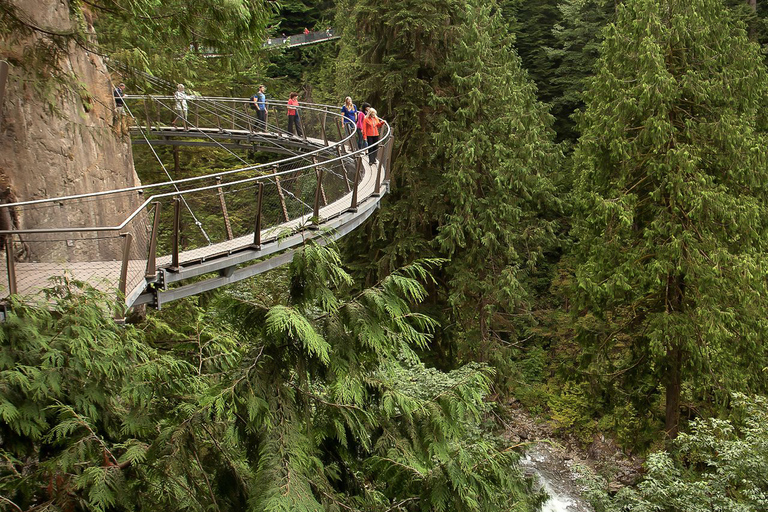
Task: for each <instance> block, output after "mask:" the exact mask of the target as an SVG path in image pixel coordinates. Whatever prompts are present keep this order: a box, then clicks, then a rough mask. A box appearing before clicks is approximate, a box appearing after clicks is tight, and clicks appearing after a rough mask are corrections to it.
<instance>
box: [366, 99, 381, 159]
mask: <svg viewBox="0 0 768 512" xmlns="http://www.w3.org/2000/svg"><path fill="white" fill-rule="evenodd" d="M383 124H384V121H382V120H381V119H379V116H377V115H376V109H375V108H369V109H368V114H367V115H366V116H365V121H363V139H365V141H366V142H367V143H368V162H369V163H370V164H371V165H373V164H375V163H376V156H377V154H378V152H379V146H378V144H376V143H377V142H379V127H380V126H381V125H383Z"/></svg>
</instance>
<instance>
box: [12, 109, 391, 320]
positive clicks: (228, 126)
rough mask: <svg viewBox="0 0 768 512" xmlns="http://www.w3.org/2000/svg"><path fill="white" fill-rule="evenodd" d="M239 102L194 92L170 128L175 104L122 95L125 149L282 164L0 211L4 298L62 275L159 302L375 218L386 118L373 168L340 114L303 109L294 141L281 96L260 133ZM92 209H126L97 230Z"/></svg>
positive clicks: (134, 299)
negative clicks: (8, 225) (222, 154)
mask: <svg viewBox="0 0 768 512" xmlns="http://www.w3.org/2000/svg"><path fill="white" fill-rule="evenodd" d="M248 103H249V102H248V100H244V99H239V98H212V97H191V98H189V99H188V104H189V115H188V117H187V123H186V124H184V126H180V127H173V126H172V125H171V123H170V121H171V120H173V119H174V117H175V115H174V113H173V106H174V101H173V98H172V97H168V96H127V97H126V109H127V110H128V112H129V113H130V114H131V117H132V123H133V127H132V129H131V132H132V140H133V144H134V145H137V144H143V145H148V146H149V147H150V148H151V150H152V152H155V149H154V148H155V147H157V146H162V145H171V146H175V147H178V146H182V145H183V146H207V147H219V148H220V149H221V150H223V151H228V152H229V153H230V155H233V156H231V158H237V159H242V157H240V156H238V153H237V152H234V151H233V149H241V150H243V149H248V150H256V151H259V152H266V153H274V154H286V153H287V154H289V155H290V156H288V157H284V158H279V159H277V160H271V159H270V160H269V161H267V162H265V163H261V164H252V165H242V166H237V167H236V168H233V169H229V170H226V171H221V172H218V173H215V174H208V175H204V176H197V177H193V178H186V179H180V180H179V179H177V180H170V181H169V180H164V181H160V182H158V183H151V184H142V185H140V186H136V187H129V188H123V189H119V190H109V191H103V192H98V193H92V194H81V195H74V196H67V197H57V198H47V199H41V200H34V201H24V202H17V203H12V204H3V205H0V214H3V213H4V212H3V210H5V211H9V212H11V214H12V216H13V217H14V218H17V219H19V224H20V226H19V228H20V229H13V230H5V231H0V237H2V238H3V239H4V240H5V241H6V246H8V247H11V250H6V251H5V252H6V255H5V256H6V258H5V260H6V261H5V263H6V264H5V265H4V266H3V268H2V270H0V298H4V297H7V296H8V295H10V294H14V293H18V294H20V295H22V296H30V295H35V294H37V293H39V292H40V290H41V289H43V288H46V287H49V286H50V285H51V278H63V279H76V280H79V281H84V282H86V283H88V284H90V285H92V286H95V287H97V288H99V289H101V290H104V291H107V292H110V291H115V292H116V293H118V294H119V296H120V297H121V299H123V300H124V301H125V304H126V305H127V306H133V305H138V304H150V305H152V306H154V307H157V308H160V307H161V306H162V304H163V303H165V302H168V301H171V300H175V299H179V298H182V297H186V296H189V295H194V294H197V293H201V292H202V291H205V290H210V289H214V288H217V287H219V286H223V285H226V284H230V283H232V282H236V281H239V280H241V279H245V278H247V277H251V276H253V275H255V274H258V273H261V272H264V271H267V270H269V269H271V268H274V267H276V266H278V265H281V264H284V263H286V262H288V261H290V259H291V258H292V253H293V252H294V251H295V250H299V249H300V248H301V246H302V245H303V244H305V243H306V242H307V241H308V240H310V239H314V240H318V241H319V242H320V243H325V242H326V241H328V240H332V239H336V238H338V237H340V236H343V235H345V234H347V233H348V232H350V231H351V230H353V229H354V228H356V227H357V226H359V225H360V224H361V223H362V222H363V221H364V220H365V219H367V218H368V217H369V216H370V215H371V214H372V213H373V211H375V209H376V207H377V206H378V204H379V202H380V200H381V197H382V195H383V194H385V193H386V192H387V191H388V186H389V172H390V160H391V152H392V144H393V136H392V131H391V128H390V127H389V125H388V124H385V125H384V126H383V127H382V137H381V140H380V141H379V142H378V148H379V149H378V156H379V160H378V162H377V164H375V165H372V164H370V163H369V161H368V157H367V154H366V152H367V150H365V149H360V148H358V147H357V145H356V139H357V134H356V133H355V132H354V131H352V132H351V133H348V130H345V129H343V117H342V115H341V112H340V108H339V107H337V106H330V105H317V104H304V105H301V106H300V107H299V109H300V116H301V118H302V121H303V128H304V133H303V135H302V136H301V137H297V136H292V135H290V134H288V133H287V132H286V131H285V130H284V129H282V128H281V127H280V126H279V125H280V119H281V118H282V117H283V116H284V115H285V114H284V113H285V109H286V105H285V103H284V102H269V103H270V116H269V117H268V119H267V125H266V126H257V120H256V119H255V118H254V117H253V113H254V112H253V111H252V110H250V108H249V105H248ZM281 114H282V115H281ZM177 124H179V125H181V124H183V122H181V121H180V122H179V123H177ZM179 128H181V129H179ZM259 154H263V153H259ZM163 170H166V169H165V168H164V169H163ZM145 198H146V199H145ZM94 203H98V206H99V208H98V209H99V210H101V211H103V210H105V208H106V210H110V209H112V210H114V211H116V212H120V211H124V212H126V213H125V214H123V215H122V216H120V215H117V217H116V218H117V219H118V220H119V222H116V223H112V225H93V222H92V221H89V219H90V217H91V215H90V212H92V211H93V210H95V209H96V208H94V206H95V205H94ZM158 247H161V248H162V249H158ZM201 276H202V277H201ZM193 278H194V282H190V280H191V279H193Z"/></svg>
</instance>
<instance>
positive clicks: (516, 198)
mask: <svg viewBox="0 0 768 512" xmlns="http://www.w3.org/2000/svg"><path fill="white" fill-rule="evenodd" d="M349 8H350V9H352V16H350V17H349V18H348V19H347V22H348V23H347V24H346V25H345V29H344V30H345V32H344V36H343V38H344V39H343V41H344V43H343V47H342V52H341V59H342V61H348V62H349V63H350V64H349V65H347V66H346V67H345V68H343V72H342V73H341V74H340V76H341V77H342V83H343V84H346V86H347V87H349V88H350V89H352V90H354V91H356V95H357V96H358V97H362V98H366V99H369V100H372V101H373V103H374V105H375V106H378V104H381V107H382V108H381V109H380V111H383V112H384V115H385V117H388V119H389V120H390V121H391V123H392V124H393V126H394V129H395V132H396V133H397V139H396V140H397V143H398V145H397V146H396V147H395V151H394V155H395V160H394V163H393V165H394V168H393V177H394V178H393V179H394V189H393V194H392V199H391V206H389V207H387V208H385V210H384V211H383V212H382V214H381V215H380V216H379V217H378V220H377V221H376V223H375V224H373V225H372V226H371V227H370V229H371V231H370V232H369V233H368V234H367V235H365V234H364V236H369V237H371V238H373V239H374V240H375V241H376V242H378V244H377V245H376V246H375V250H377V251H380V254H379V255H378V256H377V257H375V258H370V257H369V256H368V257H367V258H368V260H369V261H370V260H373V261H376V260H379V261H380V262H383V265H382V266H383V267H384V268H383V270H384V271H385V272H386V266H387V265H391V264H392V263H393V262H398V261H409V260H412V259H414V258H415V257H416V256H417V255H420V254H432V255H438V256H441V257H445V258H448V259H449V263H448V264H447V265H446V266H445V272H444V275H442V276H440V280H441V281H444V282H445V284H446V286H445V287H444V288H443V289H442V290H436V294H435V295H434V296H433V299H435V300H440V301H445V302H443V304H446V303H447V305H448V306H449V308H450V309H449V311H450V313H449V314H450V319H449V320H447V322H449V323H451V324H456V325H457V326H458V331H459V334H458V335H459V336H462V337H465V342H464V343H462V344H461V346H460V347H459V348H460V349H461V351H463V352H465V353H466V352H468V351H475V350H480V351H481V353H480V357H481V358H482V359H487V358H488V357H489V354H493V357H498V358H499V359H502V357H501V356H499V354H498V353H497V352H496V351H495V350H494V349H493V343H494V342H493V341H492V340H497V339H509V338H514V337H515V336H517V335H518V334H519V329H520V325H516V324H515V321H513V320H512V319H513V318H515V319H517V318H525V317H526V314H527V311H528V305H527V302H526V299H527V296H526V295H527V293H528V291H529V283H528V280H529V278H530V274H531V272H532V271H533V270H534V269H535V268H536V265H537V263H538V262H539V260H540V258H541V254H542V251H543V250H544V249H545V248H547V247H548V246H549V245H550V244H551V243H552V242H553V240H554V237H553V235H552V231H553V229H552V226H551V215H552V214H554V213H555V212H556V211H557V208H558V205H557V200H556V199H555V197H554V188H553V186H552V184H551V182H550V178H549V176H550V174H551V173H552V171H553V170H556V169H557V165H558V164H559V161H558V150H557V148H556V147H555V146H554V145H553V144H552V141H551V139H552V133H551V131H550V130H549V129H548V126H549V124H550V123H551V118H550V117H549V116H548V115H547V114H546V111H545V110H544V109H543V107H542V106H541V104H540V103H538V102H537V100H536V92H535V86H534V85H533V84H532V83H531V81H530V80H529V79H528V77H527V76H526V74H525V72H524V71H523V70H522V69H521V64H520V59H519V58H518V57H517V55H516V54H515V52H514V50H513V49H512V46H511V39H510V37H509V33H508V30H507V27H506V23H505V22H504V20H503V18H502V17H501V14H500V11H499V8H498V6H497V5H496V4H495V2H494V3H490V4H489V3H488V2H479V1H474V0H470V1H465V0H461V1H459V0H453V1H450V2H444V3H426V4H418V5H416V4H414V3H413V2H411V1H408V0H400V1H397V2H391V3H388V4H381V3H380V2H372V1H369V0H360V1H357V2H355V3H353V4H349ZM342 21H343V20H342ZM382 238H383V239H384V240H383V241H382ZM367 246H370V242H367ZM380 265H381V263H380ZM378 270H382V269H378ZM442 293H445V294H446V295H445V296H442V295H440V294H442ZM454 357H456V356H454ZM458 357H464V356H462V355H459V356H458ZM442 363H446V360H445V358H443V361H442Z"/></svg>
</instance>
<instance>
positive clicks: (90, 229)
mask: <svg viewBox="0 0 768 512" xmlns="http://www.w3.org/2000/svg"><path fill="white" fill-rule="evenodd" d="M125 98H127V99H138V98H141V99H145V98H146V97H145V96H126V97H125ZM150 98H157V97H156V96H150ZM170 98H173V97H170ZM228 99H229V100H232V101H240V102H242V101H246V102H247V100H242V99H239V98H228ZM279 104H280V105H285V104H283V103H279ZM298 107H299V108H303V107H304V105H299V106H298ZM307 108H308V109H311V110H314V111H318V112H324V113H325V112H328V110H324V109H319V108H314V107H311V106H310V107H307ZM333 108H336V107H333ZM332 113H333V114H334V115H338V117H341V118H343V117H344V116H343V115H342V114H340V113H338V114H337V113H336V112H332ZM385 127H386V131H385V134H384V135H383V136H382V137H380V139H379V141H377V142H376V143H375V144H373V145H372V146H374V145H375V146H382V145H383V144H384V142H385V141H386V140H388V138H389V137H390V135H391V127H390V126H389V124H388V123H387V122H386V121H385ZM174 135H176V136H179V135H181V133H178V132H174ZM354 135H355V132H352V133H351V134H349V135H348V136H347V137H345V138H343V139H342V140H341V141H339V142H337V143H335V144H334V145H333V146H328V147H326V146H323V147H321V148H319V149H317V150H314V151H310V152H307V153H302V154H300V155H296V156H292V157H289V158H285V159H282V160H277V161H274V162H269V163H265V164H257V165H252V166H246V167H243V168H238V169H232V170H229V171H223V172H216V173H212V174H207V175H203V176H195V177H192V178H184V179H181V180H173V181H166V182H161V183H155V184H149V185H142V186H136V187H127V188H122V189H114V190H109V191H101V192H91V193H88V194H77V195H72V196H64V197H56V198H46V199H38V200H34V201H22V202H17V203H5V204H0V208H7V207H20V206H28V205H33V204H44V203H62V202H65V201H70V200H75V199H84V198H90V197H103V196H107V195H116V194H123V193H127V192H134V191H138V190H142V191H143V190H147V189H152V188H157V187H164V186H165V187H167V186H172V185H178V184H183V183H191V182H194V181H200V180H205V179H215V178H216V177H219V176H225V175H229V174H234V173H240V172H245V171H252V170H256V169H259V168H265V167H270V168H274V167H275V166H276V165H280V164H283V163H290V162H294V161H296V160H301V159H305V158H307V157H308V156H312V155H315V154H318V153H321V152H327V151H328V150H329V149H331V148H333V147H336V146H343V144H344V143H345V142H347V141H348V140H349V139H350V138H351V137H353V136H354ZM367 151H368V148H359V149H356V150H354V151H353V152H351V153H347V154H342V155H340V156H337V157H335V158H329V159H327V160H325V161H324V163H326V164H327V163H334V162H340V161H342V160H345V159H349V158H350V157H355V156H359V155H361V154H365V153H366V152H367ZM315 166H316V164H315V163H310V164H307V165H305V166H301V167H297V168H294V169H289V170H285V171H278V172H274V173H271V174H266V175H261V176H254V177H251V178H245V179H242V180H235V181H231V182H227V183H215V184H212V185H209V186H205V187H197V188H192V189H186V190H182V191H174V192H167V193H164V194H154V195H152V196H151V197H149V198H147V199H146V200H145V201H144V202H143V203H142V204H141V205H140V206H139V207H137V208H136V209H135V210H134V211H133V212H132V213H131V214H130V215H129V216H128V217H127V218H126V219H125V220H124V221H123V222H121V223H120V224H119V225H116V226H89V227H67V228H34V229H13V230H0V235H6V234H15V235H19V234H34V233H73V232H76V233H83V232H108V231H117V230H121V229H123V228H125V227H126V226H127V225H128V223H130V222H131V221H132V220H133V219H134V218H135V217H136V216H138V215H139V214H140V213H141V212H142V211H143V210H144V209H145V208H146V207H147V205H149V204H150V203H151V202H153V201H156V200H158V199H161V198H165V197H173V196H179V195H185V194H192V193H196V192H204V191H208V190H214V189H217V188H227V187H232V186H235V185H242V184H246V183H253V182H258V181H265V180H268V179H270V178H275V177H280V176H283V175H287V174H294V173H297V172H300V171H303V170H307V169H311V168H313V167H315Z"/></svg>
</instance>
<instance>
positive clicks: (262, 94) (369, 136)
mask: <svg viewBox="0 0 768 512" xmlns="http://www.w3.org/2000/svg"><path fill="white" fill-rule="evenodd" d="M266 90H267V88H266V87H265V86H263V85H260V86H259V88H258V91H257V92H256V94H254V95H253V96H251V99H250V106H251V108H252V109H253V110H255V111H256V119H257V127H260V128H262V129H266V126H267V97H266ZM298 97H299V95H298V93H295V92H292V93H290V95H289V97H288V109H287V110H288V112H287V113H288V132H289V133H290V134H291V135H297V136H298V137H301V136H302V128H301V118H300V116H299V110H298V107H299V99H298ZM341 113H342V114H344V128H345V130H346V131H347V134H350V135H351V134H352V133H353V132H354V131H355V129H357V141H356V142H357V147H358V148H359V149H364V148H366V147H367V148H368V161H369V162H370V164H371V165H373V164H375V163H376V162H377V158H378V150H379V147H378V144H376V143H377V142H378V141H379V128H380V127H381V126H382V125H383V124H384V121H383V120H381V119H380V118H379V116H378V115H377V112H376V109H375V108H373V107H372V106H371V105H370V104H368V103H365V102H364V103H363V104H362V105H361V106H360V110H358V108H357V105H355V104H354V103H353V102H352V98H350V97H349V96H347V97H346V98H345V99H344V105H342V107H341Z"/></svg>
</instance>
